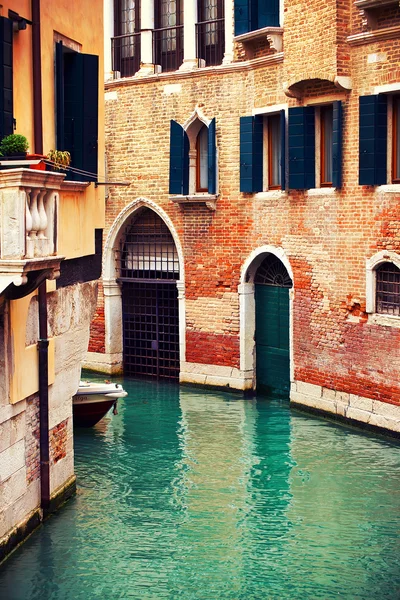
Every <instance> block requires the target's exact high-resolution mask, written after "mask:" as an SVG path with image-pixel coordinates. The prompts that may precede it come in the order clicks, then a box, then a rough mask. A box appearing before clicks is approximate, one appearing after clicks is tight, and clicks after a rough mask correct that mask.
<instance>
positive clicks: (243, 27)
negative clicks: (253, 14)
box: [235, 0, 250, 35]
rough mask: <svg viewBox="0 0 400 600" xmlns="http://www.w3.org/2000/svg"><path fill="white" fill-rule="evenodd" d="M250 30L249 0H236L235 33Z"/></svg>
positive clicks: (238, 33)
mask: <svg viewBox="0 0 400 600" xmlns="http://www.w3.org/2000/svg"><path fill="white" fill-rule="evenodd" d="M248 31H250V10H249V0H235V35H240V34H242V33H247V32H248Z"/></svg>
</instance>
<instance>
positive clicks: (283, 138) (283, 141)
mask: <svg viewBox="0 0 400 600" xmlns="http://www.w3.org/2000/svg"><path fill="white" fill-rule="evenodd" d="M280 125H281V190H285V189H286V113H285V110H281V111H280Z"/></svg>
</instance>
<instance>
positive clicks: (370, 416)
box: [290, 381, 400, 434]
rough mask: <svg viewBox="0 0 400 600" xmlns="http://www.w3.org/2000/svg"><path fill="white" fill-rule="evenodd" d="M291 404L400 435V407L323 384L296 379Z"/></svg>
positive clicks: (291, 393) (291, 392) (291, 394)
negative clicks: (323, 385) (332, 388)
mask: <svg viewBox="0 0 400 600" xmlns="http://www.w3.org/2000/svg"><path fill="white" fill-rule="evenodd" d="M290 403H291V405H292V406H293V405H294V406H296V405H298V406H299V407H303V406H304V407H307V408H311V409H314V410H317V411H319V412H323V413H329V414H331V415H334V416H337V417H340V418H342V419H345V420H346V421H350V422H351V421H353V422H356V423H363V424H365V425H368V426H372V427H376V428H379V429H383V430H386V431H391V432H395V433H399V434H400V406H399V405H398V404H389V403H388V402H381V401H379V400H373V399H372V398H365V397H363V396H357V395H355V394H348V393H346V392H341V391H338V390H331V389H329V388H325V387H322V386H320V385H314V384H312V383H306V382H304V381H295V382H294V383H292V385H291V391H290Z"/></svg>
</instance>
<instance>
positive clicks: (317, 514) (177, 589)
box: [0, 380, 400, 600]
mask: <svg viewBox="0 0 400 600" xmlns="http://www.w3.org/2000/svg"><path fill="white" fill-rule="evenodd" d="M123 384H124V387H125V388H126V389H127V390H128V392H129V396H128V397H127V398H125V399H124V400H122V401H121V402H120V405H119V414H118V415H117V416H115V417H107V419H104V420H103V421H101V422H100V423H99V424H98V425H97V426H96V427H95V428H92V429H90V430H84V429H82V430H79V431H78V430H77V431H76V432H75V450H76V470H77V474H78V486H79V491H78V494H77V496H76V498H75V499H74V500H72V501H71V502H69V503H68V504H67V505H66V506H65V508H64V509H63V510H62V511H61V512H60V513H59V514H58V515H57V516H56V517H53V518H51V519H49V520H48V521H47V522H46V524H45V525H44V526H43V527H42V528H41V529H40V530H39V531H37V532H36V533H35V534H34V535H33V536H32V537H31V538H30V539H29V540H28V541H27V543H26V544H25V545H24V546H23V547H22V548H20V549H19V550H18V551H17V552H15V553H14V555H13V556H12V557H11V558H10V559H9V560H8V561H7V562H6V563H5V564H4V565H3V566H2V567H1V568H0V598H1V599H2V600H3V598H4V599H5V600H36V599H37V600H39V599H40V600H70V599H71V600H81V599H85V600H91V599H97V598H101V599H106V600H113V599H117V598H138V599H139V598H140V599H143V598H144V599H148V598H149V599H152V598H155V599H157V600H158V599H162V598H169V599H172V598H174V599H175V598H184V599H191V598H193V599H195V600H203V599H204V600H206V599H207V600H208V599H214V598H221V599H222V598H223V599H227V600H228V599H232V600H239V599H240V600H241V599H246V600H247V599H258V598H260V599H264V598H268V599H270V598H271V599H274V598H276V599H285V598H288V599H294V598H295V599H297V598H313V599H314V598H323V599H329V598H336V597H341V598H348V599H349V600H350V599H351V600H354V599H357V598H360V599H361V598H363V599H375V598H376V599H379V600H381V599H383V598H397V597H400V542H399V540H400V537H399V533H400V531H399V529H400V493H399V492H400V481H399V477H398V474H399V463H400V448H399V447H398V446H397V445H395V444H393V443H391V442H387V441H385V440H383V439H379V438H374V437H371V436H367V435H365V434H359V433H356V432H354V431H350V430H347V429H346V428H343V427H339V426H336V425H331V424H329V423H327V422H325V421H323V420H318V419H315V418H311V417H308V416H304V415H302V414H300V413H296V412H291V411H290V410H289V406H288V403H287V401H278V400H271V401H270V400H268V399H262V398H258V399H257V401H256V400H243V399H242V398H240V397H239V396H237V395H235V394H221V393H216V392H210V391H205V390H197V389H190V388H185V387H181V388H179V387H178V386H175V385H166V384H156V383H154V382H138V381H133V380H126V381H124V382H123Z"/></svg>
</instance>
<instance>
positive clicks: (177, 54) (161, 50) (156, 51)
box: [153, 25, 183, 73]
mask: <svg viewBox="0 0 400 600" xmlns="http://www.w3.org/2000/svg"><path fill="white" fill-rule="evenodd" d="M153 57H154V59H153V60H154V63H155V64H156V65H161V69H162V72H163V73H165V72H168V71H176V70H177V69H179V67H180V66H181V64H182V63H183V25H178V26H175V27H163V28H161V29H154V30H153Z"/></svg>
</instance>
